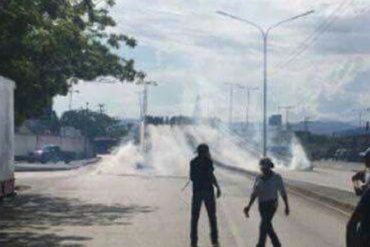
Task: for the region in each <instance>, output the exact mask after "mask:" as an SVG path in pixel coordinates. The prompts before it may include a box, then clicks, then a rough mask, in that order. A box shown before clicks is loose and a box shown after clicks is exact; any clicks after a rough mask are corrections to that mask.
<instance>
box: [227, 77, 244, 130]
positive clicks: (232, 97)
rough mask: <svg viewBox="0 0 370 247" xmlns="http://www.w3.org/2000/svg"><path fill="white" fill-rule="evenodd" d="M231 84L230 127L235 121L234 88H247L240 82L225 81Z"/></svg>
mask: <svg viewBox="0 0 370 247" xmlns="http://www.w3.org/2000/svg"><path fill="white" fill-rule="evenodd" d="M225 85H228V86H229V94H230V95H229V128H231V127H232V123H233V113H234V90H235V89H236V88H243V89H244V88H245V87H244V86H242V85H241V84H239V83H225Z"/></svg>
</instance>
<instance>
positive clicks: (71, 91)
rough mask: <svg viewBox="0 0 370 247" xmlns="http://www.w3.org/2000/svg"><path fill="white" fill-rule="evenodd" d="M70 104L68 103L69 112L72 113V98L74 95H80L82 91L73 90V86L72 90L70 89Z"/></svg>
mask: <svg viewBox="0 0 370 247" xmlns="http://www.w3.org/2000/svg"><path fill="white" fill-rule="evenodd" d="M68 92H69V102H68V110H69V111H72V103H73V102H72V100H73V99H72V98H73V94H74V93H80V91H79V90H73V87H72V86H71V88H70V89H69V91H68Z"/></svg>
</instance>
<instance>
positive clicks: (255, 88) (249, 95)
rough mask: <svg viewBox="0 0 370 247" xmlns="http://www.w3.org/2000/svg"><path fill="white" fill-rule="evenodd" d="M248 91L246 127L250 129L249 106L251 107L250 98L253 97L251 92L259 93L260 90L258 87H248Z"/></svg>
mask: <svg viewBox="0 0 370 247" xmlns="http://www.w3.org/2000/svg"><path fill="white" fill-rule="evenodd" d="M246 90H247V110H246V114H245V124H246V127H247V129H248V127H249V106H250V97H251V92H252V91H257V90H258V88H257V87H253V88H252V87H247V88H246Z"/></svg>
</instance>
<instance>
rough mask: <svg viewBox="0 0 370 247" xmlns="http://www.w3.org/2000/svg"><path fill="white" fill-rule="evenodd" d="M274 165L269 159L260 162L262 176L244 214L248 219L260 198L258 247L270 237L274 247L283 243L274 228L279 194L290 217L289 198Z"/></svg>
mask: <svg viewBox="0 0 370 247" xmlns="http://www.w3.org/2000/svg"><path fill="white" fill-rule="evenodd" d="M273 167H274V164H273V163H272V161H271V160H270V159H269V158H263V159H261V160H260V169H261V172H262V174H261V175H259V176H257V177H256V180H255V183H254V186H253V191H252V195H251V199H250V202H249V204H248V206H247V207H245V208H244V214H245V216H246V217H247V218H248V217H249V210H250V208H251V207H252V205H253V203H254V201H255V200H256V199H257V198H258V202H259V211H260V215H261V224H260V235H259V239H258V244H257V247H264V246H265V245H266V238H267V236H269V237H270V239H271V242H272V245H273V246H274V247H280V246H281V243H280V240H279V238H278V236H277V235H276V233H275V231H274V228H273V226H272V219H273V217H274V215H275V212H276V209H277V208H278V193H280V195H281V196H282V198H283V200H284V203H285V214H286V215H289V212H290V209H289V203H288V196H287V193H286V191H285V186H284V183H283V179H282V178H281V176H280V175H279V174H277V173H275V172H274V171H273V170H272V168H273Z"/></svg>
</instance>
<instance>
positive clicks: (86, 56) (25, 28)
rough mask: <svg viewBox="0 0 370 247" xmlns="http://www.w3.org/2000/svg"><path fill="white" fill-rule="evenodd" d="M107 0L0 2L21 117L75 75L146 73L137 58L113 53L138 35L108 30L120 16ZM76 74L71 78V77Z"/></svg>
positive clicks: (1, 66) (3, 43)
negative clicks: (113, 14)
mask: <svg viewBox="0 0 370 247" xmlns="http://www.w3.org/2000/svg"><path fill="white" fill-rule="evenodd" d="M101 2H105V3H106V5H95V4H94V2H93V1H92V0H32V1H30V0H9V1H1V5H0V75H2V76H5V77H8V78H10V79H12V80H14V81H15V82H16V84H17V89H16V95H15V111H16V122H17V123H18V124H19V123H21V122H22V121H23V120H25V119H26V118H30V117H37V116H40V115H42V113H43V109H45V108H48V107H50V106H51V105H52V99H53V97H54V96H55V95H59V94H61V95H66V94H67V93H68V90H69V87H70V86H71V84H72V83H73V81H77V79H83V80H94V79H96V78H97V77H102V76H103V77H104V76H113V77H115V78H117V79H119V80H121V81H133V80H134V79H135V77H136V76H139V75H142V74H141V73H138V72H137V71H135V70H134V61H133V60H126V59H124V58H122V57H120V56H118V55H116V54H115V53H114V51H115V50H117V49H120V48H121V46H122V45H124V46H127V47H131V48H133V47H135V46H136V41H135V40H134V39H132V38H131V37H129V36H127V35H123V34H117V33H113V32H108V31H107V28H109V27H114V26H115V25H116V23H115V21H114V20H113V19H112V17H111V16H109V11H108V9H107V8H101V7H99V6H108V8H109V7H112V6H113V5H114V1H112V0H105V1H104V0H103V1H100V4H101ZM72 78H73V79H74V80H71V79H72Z"/></svg>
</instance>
